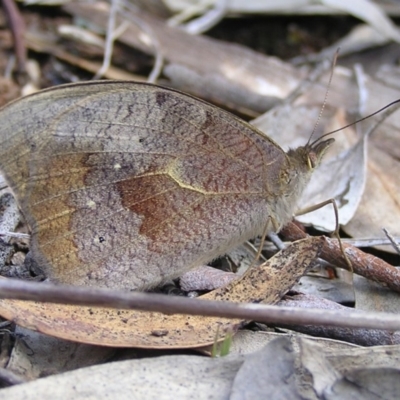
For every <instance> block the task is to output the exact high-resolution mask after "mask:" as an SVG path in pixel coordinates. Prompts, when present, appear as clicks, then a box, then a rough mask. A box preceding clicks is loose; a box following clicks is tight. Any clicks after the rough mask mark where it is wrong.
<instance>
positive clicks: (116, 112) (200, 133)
mask: <svg viewBox="0 0 400 400" xmlns="http://www.w3.org/2000/svg"><path fill="white" fill-rule="evenodd" d="M0 119H1V120H2V121H4V122H3V125H2V126H1V127H0V141H1V149H0V157H1V158H0V164H1V169H2V171H3V172H4V174H5V177H6V179H7V181H8V183H9V184H10V187H11V188H12V190H13V191H14V193H15V195H16V197H17V200H18V202H19V204H20V208H21V210H22V212H23V214H24V216H25V218H26V220H27V222H28V224H29V226H30V228H31V232H32V239H31V251H32V254H33V257H34V258H35V259H36V261H37V262H38V263H39V265H41V266H42V267H44V269H45V270H46V273H47V274H48V276H49V277H50V278H51V279H53V280H55V281H59V282H63V283H71V284H79V285H95V286H107V287H120V288H127V289H135V288H140V289H143V288H147V287H151V286H155V285H157V284H159V283H160V282H163V281H165V280H166V279H169V278H173V277H176V276H179V275H180V274H181V273H182V272H183V271H186V270H188V269H190V268H192V267H193V266H196V265H199V264H201V263H205V262H208V261H210V260H212V259H213V258H215V257H217V256H218V255H221V254H224V253H225V252H226V251H227V250H228V249H230V248H231V247H233V246H235V245H237V244H238V243H240V242H242V241H244V240H246V239H249V238H250V237H253V236H255V235H257V234H259V233H260V231H261V230H262V228H263V226H264V224H265V222H266V219H267V217H268V215H270V214H271V213H273V212H274V211H273V210H274V208H273V207H274V206H273V204H274V202H275V197H276V196H278V195H279V193H278V192H279V190H280V186H279V171H281V170H282V168H284V167H285V166H286V163H287V157H286V155H285V153H284V152H283V151H282V149H281V148H280V147H279V146H277V145H276V144H275V143H274V142H272V141H271V140H269V139H268V138H266V137H265V136H262V135H261V134H260V133H259V132H257V131H256V130H255V129H253V128H252V127H250V126H249V125H248V124H246V123H245V122H243V121H241V120H239V119H237V118H235V117H234V116H232V115H231V114H229V113H227V112H224V111H222V110H220V109H218V108H217V107H214V106H212V105H209V104H207V103H205V102H202V101H200V100H197V99H195V98H193V97H191V96H187V95H184V94H182V93H180V92H176V91H173V90H169V89H164V88H161V87H158V86H154V85H148V84H139V83H133V82H111V81H109V82H107V81H106V82H92V83H83V84H75V85H66V86H61V87H56V88H53V89H49V90H45V91H42V92H39V93H37V94H35V95H32V96H28V97H26V98H23V99H21V100H18V101H16V102H14V103H12V104H10V105H9V106H7V107H5V108H3V109H2V110H1V111H0Z"/></svg>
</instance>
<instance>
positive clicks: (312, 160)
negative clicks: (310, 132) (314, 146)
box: [307, 152, 318, 169]
mask: <svg viewBox="0 0 400 400" xmlns="http://www.w3.org/2000/svg"><path fill="white" fill-rule="evenodd" d="M317 164H318V158H317V155H316V154H315V153H314V152H310V153H309V154H308V156H307V165H308V168H310V169H314V168H315V167H316V166H317Z"/></svg>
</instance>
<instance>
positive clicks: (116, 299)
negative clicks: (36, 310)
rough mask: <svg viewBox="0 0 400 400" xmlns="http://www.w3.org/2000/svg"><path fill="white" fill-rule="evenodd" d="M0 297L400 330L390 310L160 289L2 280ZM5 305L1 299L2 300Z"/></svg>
mask: <svg viewBox="0 0 400 400" xmlns="http://www.w3.org/2000/svg"><path fill="white" fill-rule="evenodd" d="M0 297H3V298H14V299H20V300H34V301H42V302H50V303H57V304H75V305H81V306H90V307H108V308H116V309H134V310H142V311H155V312H163V313H165V314H186V315H205V316H212V317H224V318H230V319H237V318H239V319H243V320H254V321H260V322H265V323H272V322H273V323H276V324H303V325H324V326H341V327H347V328H363V329H381V330H393V331H395V330H400V318H399V317H398V316H397V315H393V314H390V313H377V312H368V313H367V312H365V313H363V312H360V311H347V312H343V311H342V310H324V309H323V310H318V309H304V310H303V309H299V308H297V307H279V306H271V305H261V304H237V303H232V302H227V301H226V302H225V301H211V300H201V299H188V298H182V297H178V296H165V295H161V294H156V293H142V292H120V291H115V290H109V289H93V288H83V287H77V286H62V285H53V284H49V283H37V282H25V281H21V280H17V279H1V280H0ZM0 305H1V303H0Z"/></svg>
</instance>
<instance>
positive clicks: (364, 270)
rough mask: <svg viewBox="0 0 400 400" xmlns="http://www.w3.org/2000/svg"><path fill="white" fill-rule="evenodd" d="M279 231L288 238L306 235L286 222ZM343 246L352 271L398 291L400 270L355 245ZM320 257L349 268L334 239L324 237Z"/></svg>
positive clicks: (295, 238)
mask: <svg viewBox="0 0 400 400" xmlns="http://www.w3.org/2000/svg"><path fill="white" fill-rule="evenodd" d="M281 233H282V235H283V236H284V237H285V239H288V240H299V239H304V238H306V237H307V236H308V235H307V234H306V233H304V232H303V231H302V230H301V229H299V228H298V227H297V226H296V225H295V224H293V223H289V224H287V225H286V226H285V227H284V228H283V229H282V230H281ZM343 247H344V249H345V252H346V254H347V257H348V258H349V260H350V262H351V265H352V267H353V272H355V273H356V274H358V275H361V276H364V277H365V278H368V279H371V280H373V281H375V282H378V283H380V284H382V285H384V286H387V287H389V288H390V289H392V290H395V291H396V292H400V270H398V269H397V268H395V267H393V266H392V265H390V264H388V263H387V262H385V261H383V260H381V259H380V258H378V257H375V256H373V255H372V254H367V253H364V252H363V251H361V250H360V249H357V247H354V246H352V245H349V244H347V243H343ZM320 257H321V258H323V259H324V260H326V261H328V262H330V263H331V264H333V265H336V266H338V267H340V268H343V269H346V270H349V267H348V265H347V264H346V262H345V260H344V258H343V255H342V253H341V251H340V247H339V244H338V241H337V240H336V239H330V238H326V241H325V243H324V245H323V247H322V251H321V255H320Z"/></svg>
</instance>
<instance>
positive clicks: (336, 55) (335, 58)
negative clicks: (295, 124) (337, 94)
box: [306, 48, 340, 146]
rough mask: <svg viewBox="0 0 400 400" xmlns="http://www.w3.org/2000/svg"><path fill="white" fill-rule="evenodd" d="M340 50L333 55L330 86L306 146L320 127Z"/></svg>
mask: <svg viewBox="0 0 400 400" xmlns="http://www.w3.org/2000/svg"><path fill="white" fill-rule="evenodd" d="M339 50H340V48H338V49H337V50H336V52H335V55H334V56H333V60H332V68H331V73H330V75H329V81H328V86H327V88H326V92H325V98H324V101H323V103H322V106H321V109H320V111H319V114H318V118H317V121H316V122H315V125H314V129H313V130H312V132H311V135H310V137H309V138H308V141H307V145H306V146H309V144H310V141H311V139H312V137H313V136H314V134H315V131H316V130H317V127H318V125H319V122H320V120H321V117H322V113H323V112H324V109H325V106H326V103H327V101H328V95H329V89H330V87H331V83H332V78H333V71H334V69H335V66H336V63H337V59H338V56H339Z"/></svg>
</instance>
